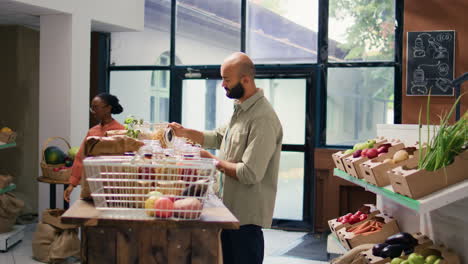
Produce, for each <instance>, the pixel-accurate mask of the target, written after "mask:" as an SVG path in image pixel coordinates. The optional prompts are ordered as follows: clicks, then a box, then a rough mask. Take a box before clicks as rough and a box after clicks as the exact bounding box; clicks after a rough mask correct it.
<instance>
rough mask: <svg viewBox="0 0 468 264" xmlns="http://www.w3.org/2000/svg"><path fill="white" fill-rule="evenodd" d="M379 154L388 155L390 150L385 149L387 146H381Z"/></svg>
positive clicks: (378, 150)
mask: <svg viewBox="0 0 468 264" xmlns="http://www.w3.org/2000/svg"><path fill="white" fill-rule="evenodd" d="M377 152H378V153H379V154H380V153H387V152H388V148H387V147H385V146H381V147H380V148H378V149H377Z"/></svg>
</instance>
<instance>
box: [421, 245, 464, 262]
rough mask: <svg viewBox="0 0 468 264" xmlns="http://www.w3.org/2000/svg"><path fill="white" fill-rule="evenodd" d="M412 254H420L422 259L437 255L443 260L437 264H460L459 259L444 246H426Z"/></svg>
mask: <svg viewBox="0 0 468 264" xmlns="http://www.w3.org/2000/svg"><path fill="white" fill-rule="evenodd" d="M414 252H416V253H418V254H421V255H422V256H423V257H427V256H429V255H438V256H441V257H442V258H443V260H442V261H441V262H439V264H460V263H461V260H460V257H459V256H458V255H457V254H456V253H455V252H453V251H452V250H450V249H449V248H447V247H445V246H444V245H434V244H432V245H427V246H422V247H419V248H416V249H415V250H414Z"/></svg>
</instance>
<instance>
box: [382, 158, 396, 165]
mask: <svg viewBox="0 0 468 264" xmlns="http://www.w3.org/2000/svg"><path fill="white" fill-rule="evenodd" d="M383 163H388V164H395V161H393V159H384V161H383Z"/></svg>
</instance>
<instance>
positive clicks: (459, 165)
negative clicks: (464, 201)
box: [388, 151, 468, 199]
mask: <svg viewBox="0 0 468 264" xmlns="http://www.w3.org/2000/svg"><path fill="white" fill-rule="evenodd" d="M467 160H468V151H464V152H463V153H461V154H459V155H458V156H456V157H455V160H454V162H453V163H452V164H450V165H449V166H447V167H445V168H442V169H439V170H436V171H426V170H419V169H418V168H417V166H416V165H415V166H413V167H402V166H400V167H397V168H394V169H392V170H390V171H388V174H389V178H390V182H391V184H392V187H393V191H394V192H396V193H399V194H402V195H405V196H408V197H410V198H413V199H419V198H421V197H423V196H426V195H428V194H431V193H433V192H435V191H438V190H441V189H443V188H445V187H447V186H450V185H453V184H455V183H458V182H461V181H463V180H465V179H467V178H468V173H466V168H467V167H466V164H467Z"/></svg>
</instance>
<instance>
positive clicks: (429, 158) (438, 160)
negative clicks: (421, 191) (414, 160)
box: [418, 96, 468, 171]
mask: <svg viewBox="0 0 468 264" xmlns="http://www.w3.org/2000/svg"><path fill="white" fill-rule="evenodd" d="M460 98H461V96H460V97H459V98H458V99H457V100H456V101H455V103H454V105H453V106H452V108H451V109H450V112H449V113H448V114H446V115H445V116H441V117H440V126H439V130H438V131H437V133H435V132H434V133H435V135H434V137H433V138H432V140H430V141H429V143H428V144H427V146H426V151H425V153H424V154H421V152H423V151H420V152H419V153H420V154H419V162H418V168H419V169H424V170H427V171H435V170H438V169H441V168H444V167H446V166H448V165H450V164H451V163H452V162H453V160H454V158H455V156H457V155H458V154H460V153H461V152H463V151H464V150H465V149H466V146H467V142H468V112H465V114H464V115H463V117H462V118H461V119H460V120H458V121H457V122H456V123H455V124H454V125H449V120H450V118H451V117H452V115H453V112H454V110H455V108H456V105H457V104H458V102H459V101H460ZM429 104H430V96H429V97H428V99H427V113H426V114H427V119H426V120H427V138H428V139H429V138H430V129H429V112H430V109H429ZM421 144H422V142H421V111H419V149H421V147H422V146H421Z"/></svg>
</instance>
